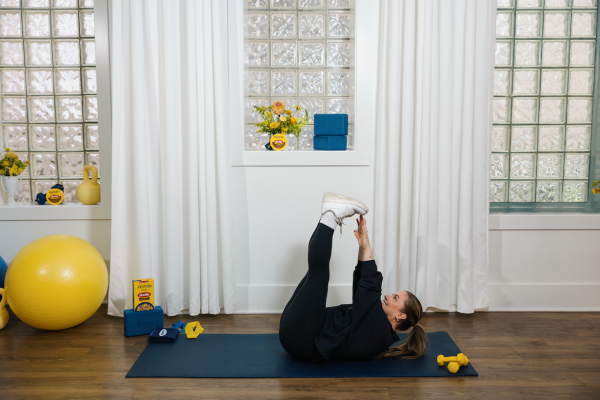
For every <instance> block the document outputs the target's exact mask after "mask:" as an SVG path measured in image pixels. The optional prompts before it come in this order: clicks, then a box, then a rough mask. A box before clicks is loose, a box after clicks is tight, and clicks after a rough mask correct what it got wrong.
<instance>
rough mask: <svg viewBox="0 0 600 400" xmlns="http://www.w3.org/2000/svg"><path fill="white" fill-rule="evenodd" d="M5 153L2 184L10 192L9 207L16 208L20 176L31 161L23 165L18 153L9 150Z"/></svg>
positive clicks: (1, 165) (1, 164)
mask: <svg viewBox="0 0 600 400" xmlns="http://www.w3.org/2000/svg"><path fill="white" fill-rule="evenodd" d="M5 151H6V155H5V156H4V158H2V159H1V160H0V176H2V181H1V182H0V184H1V185H2V188H3V189H4V190H5V191H6V192H8V197H9V201H8V203H7V205H9V206H16V205H17V202H16V201H15V199H14V197H15V193H17V189H18V188H19V180H20V175H21V172H23V170H25V168H27V166H28V165H29V161H25V163H23V162H22V161H21V160H19V156H18V155H17V153H15V152H14V151H10V149H9V148H6V149H5Z"/></svg>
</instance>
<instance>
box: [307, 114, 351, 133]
mask: <svg viewBox="0 0 600 400" xmlns="http://www.w3.org/2000/svg"><path fill="white" fill-rule="evenodd" d="M343 135H348V114H315V136H343Z"/></svg>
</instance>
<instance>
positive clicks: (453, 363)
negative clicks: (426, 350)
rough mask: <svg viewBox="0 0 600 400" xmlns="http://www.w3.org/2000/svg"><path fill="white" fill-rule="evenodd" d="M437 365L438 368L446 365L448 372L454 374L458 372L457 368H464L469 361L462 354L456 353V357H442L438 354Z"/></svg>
mask: <svg viewBox="0 0 600 400" xmlns="http://www.w3.org/2000/svg"><path fill="white" fill-rule="evenodd" d="M437 363H438V365H439V366H443V365H444V363H448V371H450V372H451V373H453V374H455V373H457V372H458V368H459V367H464V366H465V365H467V364H468V363H469V359H468V358H467V356H465V355H464V354H463V353H458V355H457V356H456V357H444V356H443V355H441V354H440V355H439V356H438V358H437Z"/></svg>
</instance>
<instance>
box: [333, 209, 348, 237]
mask: <svg viewBox="0 0 600 400" xmlns="http://www.w3.org/2000/svg"><path fill="white" fill-rule="evenodd" d="M334 215H335V214H334ZM335 220H336V222H337V224H338V225H339V226H340V237H342V225H346V224H345V223H344V220H342V219H339V218H338V217H337V216H336V217H335Z"/></svg>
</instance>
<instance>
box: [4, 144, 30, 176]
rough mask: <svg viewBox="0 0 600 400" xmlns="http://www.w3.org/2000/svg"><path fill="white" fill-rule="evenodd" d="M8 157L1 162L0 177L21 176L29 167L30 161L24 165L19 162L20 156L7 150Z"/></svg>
mask: <svg viewBox="0 0 600 400" xmlns="http://www.w3.org/2000/svg"><path fill="white" fill-rule="evenodd" d="M5 150H6V153H7V154H6V155H5V156H4V158H3V159H1V160H0V175H2V176H19V175H21V172H23V170H24V169H25V168H27V166H28V165H29V161H25V163H23V162H22V161H21V160H19V156H18V155H17V153H15V152H14V151H10V149H9V148H6V149H5Z"/></svg>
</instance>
